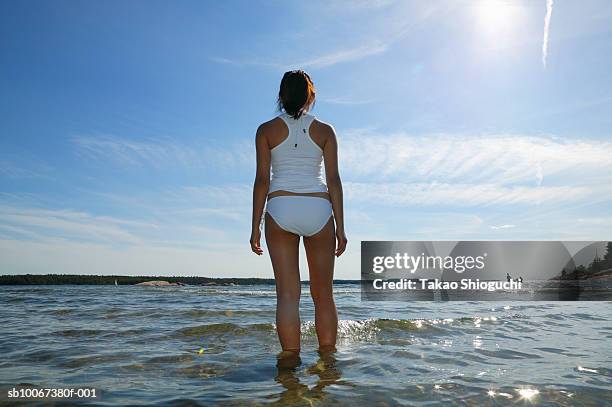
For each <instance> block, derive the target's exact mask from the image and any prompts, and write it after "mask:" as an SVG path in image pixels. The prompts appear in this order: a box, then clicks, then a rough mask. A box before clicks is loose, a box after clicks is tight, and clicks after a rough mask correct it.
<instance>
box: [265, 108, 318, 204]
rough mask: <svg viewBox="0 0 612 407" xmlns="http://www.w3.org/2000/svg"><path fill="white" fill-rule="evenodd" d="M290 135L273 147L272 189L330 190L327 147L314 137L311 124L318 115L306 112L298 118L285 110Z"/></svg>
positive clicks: (295, 190)
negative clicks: (326, 172)
mask: <svg viewBox="0 0 612 407" xmlns="http://www.w3.org/2000/svg"><path fill="white" fill-rule="evenodd" d="M278 117H280V118H281V119H282V120H283V121H284V122H285V124H286V125H287V128H288V134H287V137H286V138H285V139H284V140H283V141H282V142H281V143H280V144H278V145H277V146H275V147H274V148H272V149H271V151H270V154H271V160H270V165H271V166H270V170H271V181H270V190H269V192H274V191H278V190H283V191H289V192H299V193H305V192H327V185H326V184H325V177H324V175H323V150H322V149H321V147H319V145H317V143H315V141H314V140H313V139H312V137H311V134H310V127H311V124H312V122H313V121H314V120H315V116H314V115H313V114H311V113H309V112H303V113H302V115H301V116H300V117H299V118H298V119H294V118H293V117H291V116H290V115H289V114H287V113H285V112H283V113H282V114H280V115H279V116H278Z"/></svg>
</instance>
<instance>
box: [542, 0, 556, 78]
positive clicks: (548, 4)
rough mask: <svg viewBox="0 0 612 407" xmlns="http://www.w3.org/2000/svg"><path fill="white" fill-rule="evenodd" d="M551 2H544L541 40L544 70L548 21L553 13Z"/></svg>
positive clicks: (546, 56) (548, 0) (550, 0)
mask: <svg viewBox="0 0 612 407" xmlns="http://www.w3.org/2000/svg"><path fill="white" fill-rule="evenodd" d="M553 4H554V1H553V0H546V15H545V16H544V36H543V38H542V65H543V66H544V68H546V61H547V59H548V36H549V32H550V19H551V17H552V11H553Z"/></svg>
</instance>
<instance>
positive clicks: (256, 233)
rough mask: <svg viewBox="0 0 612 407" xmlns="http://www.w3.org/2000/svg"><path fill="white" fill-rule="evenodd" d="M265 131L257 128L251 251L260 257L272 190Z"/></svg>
mask: <svg viewBox="0 0 612 407" xmlns="http://www.w3.org/2000/svg"><path fill="white" fill-rule="evenodd" d="M264 131H265V127H264V125H261V126H259V128H257V133H256V135H255V150H256V154H257V172H256V175H255V182H254V184H253V218H252V229H251V240H250V243H251V250H253V252H254V253H256V254H258V255H261V254H263V249H262V248H261V244H260V240H261V229H260V225H261V219H262V216H263V210H264V206H265V203H266V196H267V195H268V189H269V188H270V148H269V146H268V141H267V140H266V137H265V135H264Z"/></svg>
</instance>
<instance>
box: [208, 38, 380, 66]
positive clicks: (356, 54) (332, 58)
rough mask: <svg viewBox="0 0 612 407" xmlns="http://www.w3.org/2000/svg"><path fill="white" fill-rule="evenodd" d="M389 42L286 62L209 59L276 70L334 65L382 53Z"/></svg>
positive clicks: (223, 58)
mask: <svg viewBox="0 0 612 407" xmlns="http://www.w3.org/2000/svg"><path fill="white" fill-rule="evenodd" d="M388 46H389V44H388V43H384V42H380V41H373V42H371V43H369V44H365V45H358V46H355V47H349V48H342V49H337V50H334V51H331V52H329V53H326V54H322V55H318V56H315V57H313V58H309V59H302V60H297V59H296V60H293V61H291V60H290V61H286V62H271V61H270V60H269V59H261V58H253V59H244V60H233V59H229V58H225V57H218V56H213V57H210V58H209V59H210V60H211V61H213V62H217V63H222V64H230V65H237V66H247V65H257V66H266V67H271V68H275V69H278V70H288V69H291V68H292V67H301V68H324V67H327V66H331V65H336V64H339V63H342V62H349V61H355V60H359V59H362V58H365V57H368V56H371V55H376V54H380V53H383V52H385V51H386V50H387V48H388Z"/></svg>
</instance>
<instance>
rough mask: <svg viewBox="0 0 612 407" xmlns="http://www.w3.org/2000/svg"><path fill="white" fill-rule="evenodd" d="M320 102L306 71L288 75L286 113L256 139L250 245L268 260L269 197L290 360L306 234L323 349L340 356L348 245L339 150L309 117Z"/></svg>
mask: <svg viewBox="0 0 612 407" xmlns="http://www.w3.org/2000/svg"><path fill="white" fill-rule="evenodd" d="M314 101H315V87H314V84H313V83H312V80H311V79H310V76H309V75H308V74H307V73H306V72H304V71H302V70H295V71H289V72H286V73H285V74H284V76H283V79H282V81H281V84H280V90H279V93H278V100H277V106H278V111H279V112H281V114H280V115H278V116H277V117H275V118H274V119H272V120H270V121H267V122H265V123H263V124H261V125H260V126H259V128H258V129H257V134H256V136H255V144H256V151H257V175H256V177H255V183H254V187H253V229H252V234H251V240H250V242H251V249H252V250H253V252H255V253H256V254H258V255H262V254H263V250H262V248H261V245H260V238H261V223H262V222H263V219H262V214H263V212H264V206H265V204H266V199H267V205H266V210H265V236H266V244H267V246H268V250H269V252H270V259H271V260H272V267H273V269H274V278H275V280H276V299H277V301H276V327H277V330H278V337H279V340H280V343H281V346H282V348H283V352H282V353H281V355H283V354H284V355H285V356H289V355H299V352H300V316H299V301H300V294H301V284H300V271H299V243H300V237H301V236H303V238H304V248H305V249H306V258H307V260H308V270H309V273H310V294H311V295H312V299H313V301H314V305H315V325H316V331H317V338H318V340H319V350H320V351H322V352H326V351H333V350H335V345H336V334H337V330H338V314H337V311H336V305H335V303H334V298H333V290H332V282H333V274H334V261H335V259H334V255H335V256H340V255H341V254H342V253H343V252H344V250H345V248H346V243H347V239H346V235H345V233H344V215H343V203H342V183H341V181H340V175H339V173H338V144H337V140H336V134H335V131H334V128H333V127H332V126H331V125H329V124H327V123H325V122H322V121H319V120H317V119H316V118H315V116H314V115H313V114H311V113H310V110H311V107H312V106H313V105H314ZM323 163H325V179H324V177H323ZM270 170H272V178H271V179H270ZM332 215H333V216H332ZM334 221H335V222H334ZM336 243H337V245H336Z"/></svg>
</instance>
